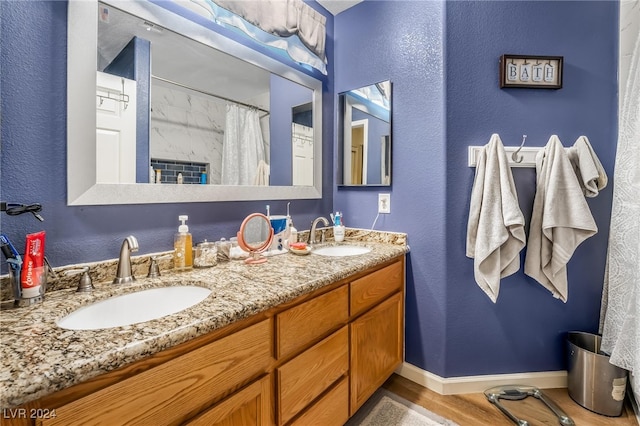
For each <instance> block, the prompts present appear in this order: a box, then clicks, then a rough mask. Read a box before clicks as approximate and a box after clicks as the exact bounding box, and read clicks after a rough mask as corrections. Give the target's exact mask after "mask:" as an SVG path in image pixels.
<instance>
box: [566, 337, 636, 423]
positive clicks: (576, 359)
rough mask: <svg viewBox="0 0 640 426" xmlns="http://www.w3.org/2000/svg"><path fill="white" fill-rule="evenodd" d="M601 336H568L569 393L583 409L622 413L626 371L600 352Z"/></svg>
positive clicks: (610, 413) (603, 413) (607, 414)
mask: <svg viewBox="0 0 640 426" xmlns="http://www.w3.org/2000/svg"><path fill="white" fill-rule="evenodd" d="M601 340H602V337H601V336H599V335H596V334H590V333H583V332H578V331H572V332H569V333H568V335H567V346H568V357H569V360H568V364H569V365H568V369H567V371H568V377H567V381H568V387H569V396H570V397H571V398H572V399H573V400H574V401H575V402H577V403H578V404H580V405H582V406H583V407H584V408H586V409H588V410H591V411H593V412H595V413H598V414H602V415H605V416H612V417H617V416H619V415H620V414H622V407H623V403H624V396H625V391H626V388H627V370H625V369H623V368H620V367H617V366H615V365H613V364H611V363H610V362H609V356H608V355H606V354H604V353H602V352H600V342H601Z"/></svg>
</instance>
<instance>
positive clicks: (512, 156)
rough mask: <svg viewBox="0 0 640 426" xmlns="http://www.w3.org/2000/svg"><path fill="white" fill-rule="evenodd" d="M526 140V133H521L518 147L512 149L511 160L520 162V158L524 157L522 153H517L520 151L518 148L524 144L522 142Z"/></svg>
mask: <svg viewBox="0 0 640 426" xmlns="http://www.w3.org/2000/svg"><path fill="white" fill-rule="evenodd" d="M526 140H527V135H522V143H521V144H520V146H519V147H518V149H516V150H515V151H513V154H511V159H512V160H513V161H515V162H516V163H522V160H523V159H524V157H523V156H522V155H520V156H519V155H518V154H519V153H520V150H521V149H522V147H523V146H524V142H525V141H526Z"/></svg>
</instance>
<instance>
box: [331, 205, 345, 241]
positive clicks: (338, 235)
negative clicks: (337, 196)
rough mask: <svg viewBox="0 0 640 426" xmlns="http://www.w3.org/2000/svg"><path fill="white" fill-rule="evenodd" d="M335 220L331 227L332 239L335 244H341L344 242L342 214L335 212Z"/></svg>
mask: <svg viewBox="0 0 640 426" xmlns="http://www.w3.org/2000/svg"><path fill="white" fill-rule="evenodd" d="M334 217H335V220H334V225H333V239H334V240H335V241H336V242H337V243H341V242H342V241H344V225H343V224H342V214H341V213H340V212H336V214H335V216H334Z"/></svg>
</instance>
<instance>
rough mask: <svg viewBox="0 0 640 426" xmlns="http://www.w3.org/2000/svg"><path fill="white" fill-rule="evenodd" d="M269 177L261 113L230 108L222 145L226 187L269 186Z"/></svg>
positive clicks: (232, 105)
mask: <svg viewBox="0 0 640 426" xmlns="http://www.w3.org/2000/svg"><path fill="white" fill-rule="evenodd" d="M268 174H269V169H268V166H267V165H266V163H265V155H264V142H263V140H262V131H261V130H260V117H259V115H258V111H257V110H255V109H249V108H245V107H242V106H238V105H234V104H229V105H227V116H226V121H225V129H224V142H223V145H222V184H223V185H268V183H269V178H268ZM265 175H266V176H265Z"/></svg>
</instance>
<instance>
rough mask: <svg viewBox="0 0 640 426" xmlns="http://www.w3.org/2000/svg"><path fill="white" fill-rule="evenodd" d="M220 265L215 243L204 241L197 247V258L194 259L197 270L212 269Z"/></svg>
mask: <svg viewBox="0 0 640 426" xmlns="http://www.w3.org/2000/svg"><path fill="white" fill-rule="evenodd" d="M217 264H218V248H217V247H216V244H215V243H213V242H209V241H207V240H204V241H203V242H201V243H198V245H197V246H196V256H195V259H193V266H194V267H195V268H211V267H212V266H216V265H217Z"/></svg>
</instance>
